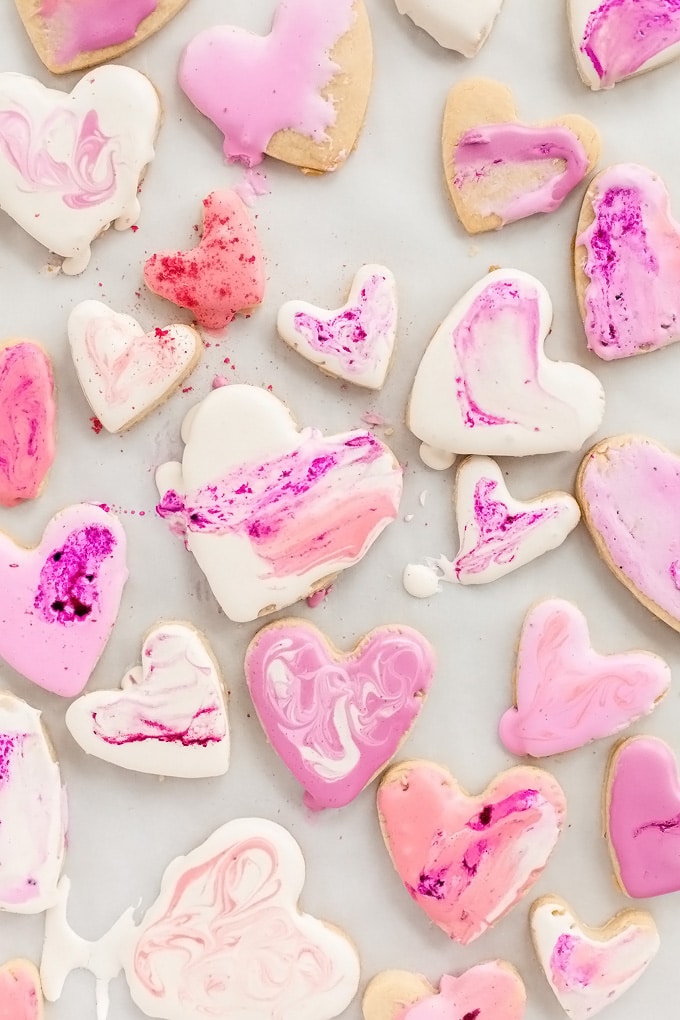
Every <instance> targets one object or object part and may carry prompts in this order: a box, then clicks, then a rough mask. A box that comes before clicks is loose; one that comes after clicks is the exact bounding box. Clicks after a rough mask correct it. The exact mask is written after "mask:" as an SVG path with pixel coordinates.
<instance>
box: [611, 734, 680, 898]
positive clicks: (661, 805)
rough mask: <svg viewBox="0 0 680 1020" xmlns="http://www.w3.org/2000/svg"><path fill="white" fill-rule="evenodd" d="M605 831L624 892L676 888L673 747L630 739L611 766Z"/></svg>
mask: <svg viewBox="0 0 680 1020" xmlns="http://www.w3.org/2000/svg"><path fill="white" fill-rule="evenodd" d="M608 790H609V796H608V812H607V834H608V836H609V841H610V845H611V849H612V854H613V856H614V858H615V861H616V866H617V869H618V873H619V877H620V881H621V885H622V886H623V888H624V889H625V891H626V892H627V893H628V895H629V896H633V897H638V898H643V897H647V896H661V895H662V894H663V893H669V892H676V891H677V890H680V784H679V783H678V770H677V763H676V760H675V755H674V754H673V751H672V750H671V748H670V747H669V746H668V744H666V743H664V741H663V740H659V739H658V738H657V737H633V738H632V739H630V740H627V741H626V742H625V743H624V744H623V745H622V746H621V747H620V748H618V750H617V751H616V752H615V754H614V757H613V758H612V762H611V765H610V773H609V788H608Z"/></svg>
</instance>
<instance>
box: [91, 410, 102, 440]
mask: <svg viewBox="0 0 680 1020" xmlns="http://www.w3.org/2000/svg"><path fill="white" fill-rule="evenodd" d="M90 426H91V428H92V431H93V432H94V434H95V436H98V435H99V433H100V432H101V430H102V429H103V427H104V426H103V425H102V423H101V422H100V420H99V418H95V417H94V415H93V416H92V418H90Z"/></svg>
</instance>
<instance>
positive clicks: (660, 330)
mask: <svg viewBox="0 0 680 1020" xmlns="http://www.w3.org/2000/svg"><path fill="white" fill-rule="evenodd" d="M594 188H595V190H594V193H593V196H592V206H593V213H594V217H595V218H594V220H593V223H592V224H591V225H590V226H589V227H587V228H586V230H584V231H583V233H582V234H580V236H579V237H577V239H576V244H577V246H578V245H582V246H583V247H584V248H585V250H586V255H585V263H584V266H583V270H584V272H585V275H586V277H587V278H588V283H587V286H586V289H585V292H584V305H585V315H584V326H585V330H586V336H587V338H588V348H589V349H590V350H591V351H594V352H595V354H597V355H599V357H601V358H604V359H605V360H607V361H611V360H613V359H615V358H627V357H629V356H630V355H632V354H641V353H644V352H645V351H655V350H658V349H659V348H661V347H666V346H667V345H668V344H670V343H673V342H674V341H675V340H677V339H678V338H680V284H679V283H678V281H679V280H680V224H678V223H676V221H675V220H674V219H673V216H672V214H671V208H670V197H669V195H668V192H667V190H666V188H665V186H664V183H663V181H662V180H661V179H660V178H659V177H657V175H656V174H654V173H652V172H651V170H648V169H647V168H646V167H643V166H637V165H636V164H634V163H624V164H619V165H617V166H612V167H609V169H607V170H605V171H603V172H602V173H601V174H599V175H598V177H597V178H596V180H595V183H594Z"/></svg>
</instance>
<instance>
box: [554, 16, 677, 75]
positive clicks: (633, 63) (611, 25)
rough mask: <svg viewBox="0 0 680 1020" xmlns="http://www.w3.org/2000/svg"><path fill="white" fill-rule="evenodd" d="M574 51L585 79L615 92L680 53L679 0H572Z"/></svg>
mask: <svg viewBox="0 0 680 1020" xmlns="http://www.w3.org/2000/svg"><path fill="white" fill-rule="evenodd" d="M570 2H571V19H572V29H573V35H574V50H575V52H576V57H577V61H578V64H579V69H580V72H581V75H582V77H583V79H584V81H585V82H586V83H587V84H588V85H590V87H591V88H592V89H602V88H611V87H612V86H613V85H616V83H617V82H619V81H623V79H624V78H630V77H631V76H632V75H635V74H640V73H642V72H643V71H650V70H652V69H653V68H655V67H659V66H660V65H661V64H665V63H667V62H668V61H669V60H672V59H673V58H674V57H675V56H677V55H678V53H680V2H678V0H570Z"/></svg>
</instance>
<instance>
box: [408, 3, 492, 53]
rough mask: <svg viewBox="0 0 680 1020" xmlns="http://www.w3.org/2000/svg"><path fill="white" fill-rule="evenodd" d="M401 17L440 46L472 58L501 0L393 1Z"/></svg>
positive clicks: (479, 48) (486, 36)
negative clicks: (471, 1) (405, 18)
mask: <svg viewBox="0 0 680 1020" xmlns="http://www.w3.org/2000/svg"><path fill="white" fill-rule="evenodd" d="M396 3H397V10H398V11H399V13H400V14H408V16H409V18H410V19H411V20H412V21H413V22H414V24H416V25H417V26H418V28H423V29H424V30H425V31H426V32H427V33H428V35H431V36H432V38H433V39H435V40H436V41H437V42H438V43H439V45H440V46H443V47H444V48H445V49H447V50H457V51H458V53H462V54H463V56H464V57H474V56H475V55H476V54H477V53H479V51H480V50H481V48H482V46H483V45H484V43H485V42H486V40H487V39H488V37H489V35H490V34H491V29H492V28H493V26H494V22H495V20H496V18H497V17H498V15H499V13H500V10H501V7H502V6H503V0H475V3H474V4H471V3H469V0H396Z"/></svg>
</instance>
